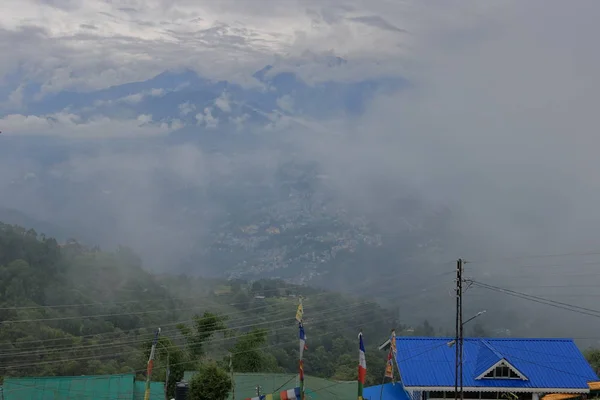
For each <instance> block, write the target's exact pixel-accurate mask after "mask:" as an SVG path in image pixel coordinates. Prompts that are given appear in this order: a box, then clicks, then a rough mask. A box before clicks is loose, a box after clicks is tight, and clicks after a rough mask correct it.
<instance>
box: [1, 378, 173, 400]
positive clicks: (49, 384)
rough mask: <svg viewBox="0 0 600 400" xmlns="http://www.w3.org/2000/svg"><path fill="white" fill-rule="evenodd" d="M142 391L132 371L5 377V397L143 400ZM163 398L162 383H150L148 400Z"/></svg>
mask: <svg viewBox="0 0 600 400" xmlns="http://www.w3.org/2000/svg"><path fill="white" fill-rule="evenodd" d="M145 390H146V383H145V382H142V381H135V376H134V375H133V374H124V375H94V376H60V377H42V378H5V379H4V400H143V399H144V392H145ZM164 398H165V392H164V386H163V383H162V382H151V383H150V400H163V399H164Z"/></svg>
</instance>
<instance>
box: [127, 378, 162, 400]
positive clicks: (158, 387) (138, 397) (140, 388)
mask: <svg viewBox="0 0 600 400" xmlns="http://www.w3.org/2000/svg"><path fill="white" fill-rule="evenodd" d="M133 385H134V386H133V399H132V400H144V394H145V393H146V382H144V381H135V382H134V383H133ZM164 398H165V384H164V383H163V382H150V400H162V399H164Z"/></svg>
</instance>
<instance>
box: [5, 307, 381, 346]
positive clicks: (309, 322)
mask: <svg viewBox="0 0 600 400" xmlns="http://www.w3.org/2000/svg"><path fill="white" fill-rule="evenodd" d="M363 305H368V304H361V305H359V307H360V306H363ZM342 308H343V309H346V310H347V309H351V308H353V307H351V306H350V307H348V306H344V307H339V308H334V309H330V310H326V311H323V312H317V313H316V314H317V316H323V315H326V314H327V315H328V314H330V313H333V312H337V311H339V309H342ZM370 311H371V310H369V309H365V310H357V311H354V312H352V313H350V315H355V316H358V315H362V314H364V313H367V312H370ZM346 316H347V314H346V315H344V316H340V317H338V318H335V317H334V318H330V317H326V318H321V319H316V320H307V322H308V324H309V325H308V326H310V325H311V324H313V323H320V322H326V321H336V320H338V319H344V318H346ZM291 320H293V317H289V318H285V319H281V320H275V321H265V322H262V323H257V324H250V325H245V326H234V327H231V328H226V330H236V329H242V328H253V327H256V326H258V325H264V324H268V323H274V322H288V321H291ZM281 329H292V327H291V326H283V327H281V328H278V329H273V330H270V331H268V332H275V331H278V330H281ZM223 331H224V330H215V331H213V332H214V333H221V332H223ZM165 332H170V331H163V332H162V333H165ZM175 332H178V331H175ZM163 336H164V335H163ZM242 336H244V335H239V336H226V337H224V338H221V339H218V340H215V341H221V340H223V341H227V340H230V339H236V338H239V337H242ZM149 340H150V339H149V338H145V339H137V340H133V341H130V342H124V343H118V344H114V345H106V344H104V343H102V344H93V345H89V346H85V345H84V346H78V347H75V348H72V351H80V350H85V349H91V348H101V349H105V348H111V347H121V346H123V345H125V344H136V343H144V342H148V341H149ZM64 350H65V349H64V348H47V347H45V348H42V349H37V350H30V351H23V352H16V353H2V354H0V357H14V356H18V355H43V354H45V353H46V354H47V353H56V352H57V351H64Z"/></svg>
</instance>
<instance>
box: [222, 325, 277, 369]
mask: <svg viewBox="0 0 600 400" xmlns="http://www.w3.org/2000/svg"><path fill="white" fill-rule="evenodd" d="M266 343H267V331H266V330H265V329H253V330H251V331H250V332H248V333H246V334H245V335H243V336H241V337H240V338H239V339H238V340H237V342H236V343H235V345H234V346H233V348H232V349H231V353H232V354H233V362H232V364H233V370H234V371H236V372H272V371H274V370H277V360H276V359H275V357H274V356H273V355H271V354H266V353H265V352H264V351H263V349H262V348H261V347H263V346H264V345H265V344H266Z"/></svg>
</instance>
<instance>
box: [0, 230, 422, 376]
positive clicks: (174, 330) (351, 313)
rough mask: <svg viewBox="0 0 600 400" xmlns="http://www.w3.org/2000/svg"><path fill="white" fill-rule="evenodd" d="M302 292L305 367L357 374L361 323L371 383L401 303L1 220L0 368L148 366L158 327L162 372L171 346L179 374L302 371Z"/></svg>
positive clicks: (67, 371)
mask: <svg viewBox="0 0 600 400" xmlns="http://www.w3.org/2000/svg"><path fill="white" fill-rule="evenodd" d="M299 296H302V297H303V299H304V300H303V301H304V310H305V313H304V315H305V329H306V335H307V344H308V347H309V350H307V351H306V352H305V371H306V373H307V374H312V375H317V376H323V377H334V378H337V379H355V373H356V372H355V371H356V364H357V355H358V350H357V334H358V331H359V330H360V329H362V330H363V332H364V335H365V341H366V342H367V357H368V362H369V372H370V375H371V376H370V380H372V381H373V382H376V381H377V380H378V379H380V378H378V377H381V376H382V374H383V369H382V368H383V364H384V356H383V354H382V353H381V352H378V351H377V350H376V346H377V345H378V344H380V343H381V342H383V341H384V340H385V339H386V335H387V334H388V333H389V330H390V328H391V327H397V328H399V327H398V326H397V321H396V320H395V313H394V312H392V311H390V310H385V309H383V308H381V307H380V306H379V305H377V304H375V303H373V302H371V301H366V300H363V299H359V298H350V297H348V296H342V295H340V294H336V293H331V292H326V291H322V290H316V289H311V288H308V287H300V286H295V285H290V284H287V283H285V282H282V281H272V280H261V281H254V282H251V283H249V282H246V281H242V280H237V281H219V280H207V279H201V278H190V277H187V276H170V275H160V276H159V275H153V274H150V273H148V272H146V271H145V270H144V269H143V268H142V265H141V261H140V259H139V257H137V256H136V255H135V254H134V253H133V252H132V251H130V250H128V249H127V248H122V247H121V248H118V249H117V250H115V251H110V252H107V251H102V250H100V249H99V248H97V247H96V248H88V247H85V246H82V245H80V244H79V243H77V241H75V240H70V241H68V242H67V243H65V244H59V243H58V242H57V241H56V240H55V239H53V238H48V237H45V236H44V235H38V234H37V233H36V232H35V231H34V230H31V229H30V230H27V229H25V228H22V227H19V226H13V225H7V224H0V318H1V320H2V325H1V326H0V369H1V371H0V374H1V375H5V376H6V375H11V376H25V375H29V376H31V375H81V374H86V375H88V374H108V373H117V372H131V371H136V372H138V373H139V374H143V372H144V371H145V366H146V361H147V356H148V350H149V347H150V343H151V340H152V337H153V336H154V331H155V330H156V329H157V327H161V329H162V332H161V339H160V343H159V346H158V350H157V351H158V354H157V362H156V367H155V371H156V372H155V374H156V375H154V376H155V377H156V378H157V379H160V378H164V376H165V369H166V368H165V367H166V358H167V357H166V356H167V354H168V355H169V361H170V363H171V367H172V368H171V369H172V377H171V380H176V379H177V378H178V374H182V373H183V370H184V369H189V368H194V367H195V364H196V363H197V362H198V361H200V360H204V359H214V360H217V361H218V362H226V361H224V360H228V359H227V357H228V354H229V353H232V354H233V366H234V369H235V370H237V371H239V372H255V371H256V372H258V371H264V372H269V371H287V372H295V371H297V357H298V327H297V325H296V323H295V321H294V317H295V312H296V307H297V304H298V297H299ZM422 329H424V330H423V331H422V333H427V334H432V333H434V332H433V329H432V328H431V327H430V326H428V325H427V324H425V325H424V326H423V327H422ZM417 333H419V332H418V330H417Z"/></svg>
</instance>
